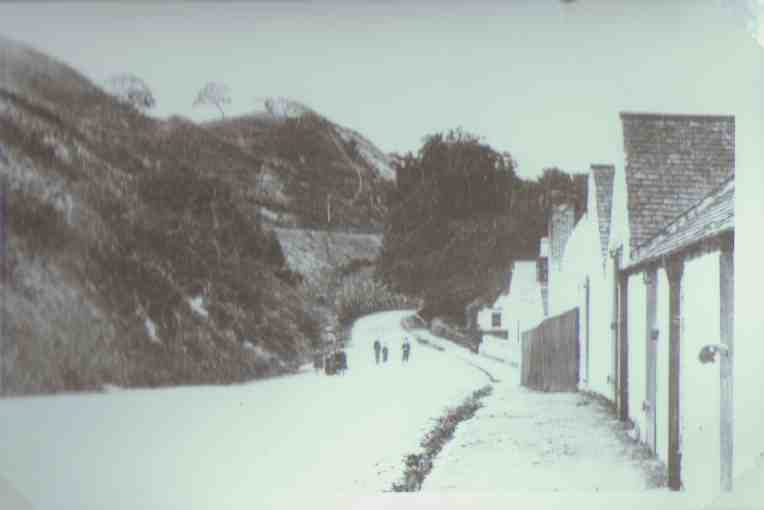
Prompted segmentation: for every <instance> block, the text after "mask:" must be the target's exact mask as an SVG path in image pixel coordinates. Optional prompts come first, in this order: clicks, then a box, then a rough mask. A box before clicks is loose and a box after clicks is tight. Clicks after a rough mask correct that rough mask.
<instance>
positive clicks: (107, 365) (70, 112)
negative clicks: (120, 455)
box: [0, 39, 375, 394]
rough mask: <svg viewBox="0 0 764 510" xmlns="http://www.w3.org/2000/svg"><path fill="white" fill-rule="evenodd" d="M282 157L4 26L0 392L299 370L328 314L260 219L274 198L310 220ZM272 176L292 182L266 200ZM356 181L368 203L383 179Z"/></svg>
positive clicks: (0, 42)
mask: <svg viewBox="0 0 764 510" xmlns="http://www.w3.org/2000/svg"><path fill="white" fill-rule="evenodd" d="M280 165H281V166H283V167H284V168H287V172H286V173H284V174H282V173H280V170H281V167H280ZM290 165H292V164H291V163H289V162H284V161H283V160H277V159H275V158H273V157H270V156H268V155H262V156H256V155H255V154H254V153H253V151H250V150H246V149H243V148H242V147H241V146H239V145H237V144H236V143H231V142H230V141H227V140H226V139H225V137H217V136H215V134H214V132H213V130H211V129H209V128H206V127H201V126H198V125H195V124H193V123H192V122H190V121H187V120H184V119H181V118H172V119H169V120H166V121H157V120H154V119H151V118H148V117H146V116H144V115H142V114H140V113H138V112H137V111H135V110H133V109H132V108H130V107H129V106H126V105H124V104H120V103H118V102H116V101H115V100H114V99H113V98H112V97H111V96H109V95H107V94H105V93H104V92H102V91H101V90H100V89H99V88H98V87H97V86H95V85H94V84H93V83H91V82H90V81H88V80H87V79H86V78H84V77H83V76H81V75H80V74H79V73H77V72H76V71H75V70H73V69H72V68H70V67H68V66H66V65H64V64H62V63H60V62H57V61H55V60H53V59H51V58H49V57H47V56H45V55H43V54H41V53H39V52H36V51H34V50H31V49H29V48H26V47H24V46H22V45H19V44H16V43H14V42H11V41H8V40H4V39H0V180H2V184H3V186H4V188H5V190H6V192H5V194H4V198H5V200H4V202H5V204H4V206H5V208H6V210H5V213H4V218H6V220H7V221H6V222H5V223H4V225H3V226H4V227H5V229H4V230H3V235H5V236H6V239H5V246H6V247H7V249H6V250H4V251H3V252H2V254H3V256H4V257H3V259H2V261H1V262H2V266H3V267H2V269H3V272H2V274H3V275H4V277H3V278H2V282H1V283H2V288H1V289H0V296H1V297H2V312H3V317H2V327H3V331H2V333H3V335H2V344H1V345H0V363H2V366H1V367H0V368H2V371H1V372H2V374H0V376H1V377H0V385H2V387H0V392H3V393H6V394H9V393H10V394H14V393H33V392H48V391H58V390H74V389H94V388H98V387H100V386H101V385H103V384H107V383H110V384H117V385H133V386H136V385H137V386H154V385H161V384H176V383H207V382H234V381H242V380H246V379H250V378H253V377H259V376H264V375H268V374H274V373H280V372H284V371H288V370H290V369H292V368H295V367H296V366H297V365H298V364H299V363H300V362H301V361H303V360H304V359H305V358H306V355H307V353H308V351H309V348H310V344H311V341H312V339H313V338H314V337H315V336H316V334H317V332H318V324H317V323H316V322H315V321H314V320H312V319H311V318H310V315H309V313H308V311H307V310H306V307H305V304H304V300H303V298H302V291H301V290H300V289H299V286H298V284H297V283H296V282H295V281H294V279H293V278H291V276H290V273H289V272H288V271H287V270H286V265H285V258H284V256H283V254H282V251H281V249H280V246H279V243H278V242H277V240H276V238H275V236H274V234H272V233H271V232H269V231H268V230H267V229H265V228H263V226H262V225H261V219H260V217H261V214H262V210H263V207H264V204H266V203H267V204H272V205H271V206H272V207H273V209H274V210H279V211H284V212H285V213H288V214H291V215H293V216H294V217H295V218H296V221H305V219H306V218H308V219H309V218H312V217H313V216H312V215H311V214H312V213H309V212H307V211H303V210H302V209H300V206H299V205H295V203H296V201H297V200H298V199H299V198H300V197H301V195H300V194H299V193H294V190H295V189H297V190H299V189H300V186H302V185H307V183H302V181H301V180H300V179H299V178H297V177H294V178H291V179H290V178H284V177H283V176H284V175H292V174H289V172H297V170H295V169H294V168H293V166H290ZM338 166H339V165H338ZM261 168H265V169H266V170H264V171H261ZM316 170H317V171H318V169H316ZM346 173H347V174H348V178H347V183H346V184H347V188H348V190H350V189H351V188H353V186H355V179H353V178H352V173H351V171H349V172H346ZM353 173H354V172H353ZM340 174H342V172H339V171H338V175H340ZM342 175H344V174H342ZM262 182H271V183H283V196H280V195H279V193H278V192H277V190H278V189H279V185H277V184H274V185H272V186H269V187H267V189H268V190H269V192H273V193H272V194H271V195H272V196H269V197H268V198H266V197H264V194H263V187H262V186H259V185H258V183H262ZM343 182H344V181H343ZM274 190H276V191H274ZM343 190H344V188H343ZM364 193H366V195H364V196H365V198H366V199H367V201H369V202H370V203H371V204H372V205H370V206H369V211H372V210H373V207H372V206H373V197H374V196H375V195H374V194H373V193H374V187H373V186H370V185H365V188H364ZM338 195H339V197H341V201H340V205H338V206H337V211H338V214H339V215H340V218H342V214H346V215H350V214H351V213H353V212H354V211H355V210H356V209H353V207H356V206H354V205H351V204H350V203H349V202H347V203H344V202H342V201H347V196H349V195H350V191H347V192H345V191H343V192H341V193H338ZM269 200H270V202H268V201H269ZM279 201H281V203H282V205H281V206H280V207H281V209H278V207H277V205H278V204H279V203H280V202H279ZM358 207H360V206H358ZM371 216H372V214H371V212H369V217H371ZM358 223H359V225H360V224H361V221H360V220H359V222H358Z"/></svg>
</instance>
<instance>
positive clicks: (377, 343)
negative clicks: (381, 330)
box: [374, 338, 382, 365]
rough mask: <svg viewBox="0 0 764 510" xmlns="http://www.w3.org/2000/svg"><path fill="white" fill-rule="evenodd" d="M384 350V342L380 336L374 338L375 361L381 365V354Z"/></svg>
mask: <svg viewBox="0 0 764 510" xmlns="http://www.w3.org/2000/svg"><path fill="white" fill-rule="evenodd" d="M381 350H382V342H380V341H379V338H377V339H376V340H374V361H375V362H376V363H377V365H379V354H380V351H381Z"/></svg>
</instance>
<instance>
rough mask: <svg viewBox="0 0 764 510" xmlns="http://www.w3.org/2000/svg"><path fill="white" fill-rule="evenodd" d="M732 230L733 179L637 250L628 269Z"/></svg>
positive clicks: (733, 208)
mask: <svg viewBox="0 0 764 510" xmlns="http://www.w3.org/2000/svg"><path fill="white" fill-rule="evenodd" d="M734 229H735V177H734V175H733V176H732V177H730V178H729V179H728V180H727V181H725V182H724V183H723V184H722V185H721V186H720V187H719V188H718V189H716V190H714V191H713V192H711V193H710V194H709V195H707V196H706V197H705V198H703V199H702V200H701V201H700V202H698V203H697V204H696V205H695V206H694V207H692V208H690V209H689V210H687V211H686V212H684V213H683V214H681V215H680V216H679V217H677V218H676V219H675V220H674V221H673V222H671V223H670V224H669V225H668V226H666V227H665V228H664V229H663V230H662V231H660V232H659V233H658V234H657V235H656V236H655V237H653V238H652V239H650V240H649V241H648V242H647V243H645V244H644V245H642V246H639V247H637V249H636V250H635V253H634V255H635V257H634V259H633V264H632V265H639V264H641V263H644V262H649V261H651V260H655V259H657V258H659V257H662V256H664V255H670V254H672V253H676V252H678V251H681V250H683V249H685V248H688V247H690V246H694V245H696V244H697V243H699V242H702V241H704V240H706V239H709V238H712V237H715V236H717V235H719V234H722V233H724V232H729V231H734Z"/></svg>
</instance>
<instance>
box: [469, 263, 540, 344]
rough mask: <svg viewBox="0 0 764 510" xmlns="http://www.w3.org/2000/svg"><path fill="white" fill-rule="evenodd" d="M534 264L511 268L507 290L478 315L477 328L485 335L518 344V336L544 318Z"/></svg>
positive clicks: (518, 265) (515, 265) (518, 264)
mask: <svg viewBox="0 0 764 510" xmlns="http://www.w3.org/2000/svg"><path fill="white" fill-rule="evenodd" d="M536 276H537V275H536V261H533V260H531V261H529V260H518V261H515V262H514V263H513V264H512V271H511V275H510V278H509V285H508V287H507V289H506V290H505V291H504V292H503V293H502V294H501V295H500V296H499V297H498V298H497V299H496V302H495V303H494V304H493V305H492V306H491V307H486V308H483V309H481V310H480V311H479V312H478V327H479V328H480V330H481V331H482V332H484V333H486V334H491V335H494V336H506V338H507V339H508V340H509V341H512V342H519V338H520V337H519V335H520V333H522V332H523V331H525V330H526V329H530V328H533V327H535V326H536V325H537V324H538V323H539V322H541V320H543V318H544V308H543V305H542V297H541V286H540V284H539V282H538V280H537V277H536Z"/></svg>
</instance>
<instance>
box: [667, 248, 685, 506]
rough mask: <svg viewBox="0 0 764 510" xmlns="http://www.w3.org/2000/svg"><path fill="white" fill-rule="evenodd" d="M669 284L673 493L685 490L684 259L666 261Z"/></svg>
mask: <svg viewBox="0 0 764 510" xmlns="http://www.w3.org/2000/svg"><path fill="white" fill-rule="evenodd" d="M665 265H666V266H665V267H666V275H667V276H668V280H669V317H670V324H669V345H670V347H669V431H668V432H669V451H668V485H669V488H670V489H671V490H675V491H676V490H680V489H681V488H682V452H681V445H680V441H681V438H680V432H681V416H680V411H681V409H680V401H679V394H680V388H679V383H680V380H681V378H680V374H679V370H680V367H681V357H680V356H681V351H680V346H681V339H682V274H683V273H684V259H683V258H681V257H672V258H669V259H667V260H666V261H665Z"/></svg>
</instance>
